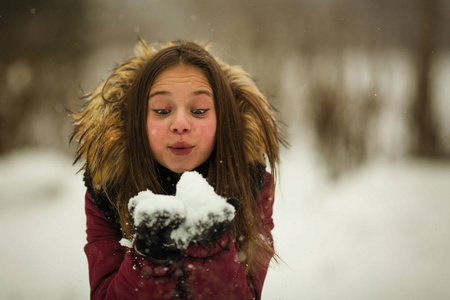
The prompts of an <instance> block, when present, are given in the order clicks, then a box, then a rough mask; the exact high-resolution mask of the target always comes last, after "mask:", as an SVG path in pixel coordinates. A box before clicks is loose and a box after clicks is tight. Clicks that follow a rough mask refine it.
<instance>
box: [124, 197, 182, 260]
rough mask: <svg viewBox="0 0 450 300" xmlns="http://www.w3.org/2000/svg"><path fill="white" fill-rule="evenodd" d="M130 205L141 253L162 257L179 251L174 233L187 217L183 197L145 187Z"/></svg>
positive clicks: (175, 254)
mask: <svg viewBox="0 0 450 300" xmlns="http://www.w3.org/2000/svg"><path fill="white" fill-rule="evenodd" d="M128 208H129V211H130V214H131V216H132V217H133V221H134V225H135V240H134V247H135V249H136V251H137V252H138V253H140V254H141V255H143V256H147V257H151V258H155V259H159V260H165V259H173V258H175V257H176V256H177V255H178V254H179V250H178V248H177V247H176V245H175V243H174V241H173V239H171V237H170V234H171V232H172V231H173V230H175V229H176V228H178V227H179V226H180V224H181V223H183V222H184V220H185V216H184V204H183V203H182V202H181V201H178V200H177V199H176V198H175V197H174V196H165V195H155V194H153V193H152V192H150V191H145V192H142V193H140V194H139V195H138V196H136V197H134V198H132V199H130V202H129V205H128Z"/></svg>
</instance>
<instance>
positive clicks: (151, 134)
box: [147, 120, 164, 151]
mask: <svg viewBox="0 0 450 300" xmlns="http://www.w3.org/2000/svg"><path fill="white" fill-rule="evenodd" d="M163 132H164V130H163V126H162V125H161V124H159V123H158V122H154V121H151V120H148V121H147V136H148V140H149V143H150V148H152V150H153V151H154V150H155V147H158V145H161V140H162V139H163V136H162V135H163Z"/></svg>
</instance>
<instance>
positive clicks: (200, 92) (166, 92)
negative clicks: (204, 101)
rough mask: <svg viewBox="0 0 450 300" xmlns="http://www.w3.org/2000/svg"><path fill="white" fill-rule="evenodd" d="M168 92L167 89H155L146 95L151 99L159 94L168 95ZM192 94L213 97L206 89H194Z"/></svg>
mask: <svg viewBox="0 0 450 300" xmlns="http://www.w3.org/2000/svg"><path fill="white" fill-rule="evenodd" d="M170 94H171V93H170V92H169V91H156V92H153V93H151V94H150V95H148V98H149V99H151V98H153V97H155V96H159V95H162V96H168V95H170ZM193 94H194V96H198V95H206V96H209V97H211V98H213V93H212V92H210V91H207V90H198V91H195V92H194V93H193Z"/></svg>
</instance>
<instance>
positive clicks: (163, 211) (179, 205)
mask: <svg viewBox="0 0 450 300" xmlns="http://www.w3.org/2000/svg"><path fill="white" fill-rule="evenodd" d="M128 209H129V211H130V213H131V214H132V215H133V218H134V225H135V226H139V225H141V224H142V222H145V224H146V225H147V226H149V227H151V226H153V225H154V224H155V222H156V221H157V220H158V219H160V220H161V218H158V217H161V216H164V217H165V218H164V219H165V223H164V225H168V224H169V223H170V222H171V221H172V219H174V218H176V217H177V218H180V217H181V218H184V215H185V209H184V204H183V202H181V201H180V200H178V199H177V198H175V197H174V196H168V195H158V194H154V193H153V192H152V191H150V190H147V191H142V192H140V193H139V194H138V195H137V196H135V197H133V198H131V199H130V201H129V202H128Z"/></svg>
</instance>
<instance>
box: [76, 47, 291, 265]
mask: <svg viewBox="0 0 450 300" xmlns="http://www.w3.org/2000/svg"><path fill="white" fill-rule="evenodd" d="M142 43H143V44H144V46H145V47H146V45H145V42H142ZM135 64H136V61H135V60H133V59H131V60H129V61H127V62H125V63H123V64H122V65H121V66H119V67H118V68H117V69H116V71H115V72H113V74H112V75H111V76H110V78H108V80H107V81H106V82H105V83H104V84H103V86H102V88H101V95H102V98H103V100H104V102H105V105H106V104H107V103H108V102H109V103H110V104H111V107H110V108H109V109H110V110H120V111H121V112H120V113H119V114H117V115H118V119H119V120H117V122H118V123H119V124H120V126H119V125H117V126H118V127H119V130H122V131H123V132H124V134H123V135H122V136H121V138H119V139H117V141H116V143H121V144H122V147H121V149H123V151H122V152H121V153H120V155H121V157H122V158H123V159H122V160H123V162H124V163H125V164H126V167H125V168H124V169H123V171H121V172H120V173H117V172H118V171H109V169H108V170H107V171H106V172H116V173H117V174H118V175H120V176H116V177H115V178H109V180H107V181H106V180H104V179H102V177H105V176H106V177H108V175H107V174H106V175H105V174H104V173H102V172H97V173H99V174H100V175H98V176H97V177H100V179H98V182H99V187H100V188H101V189H102V190H104V192H105V193H106V194H107V195H108V192H109V193H112V192H114V194H115V195H116V197H114V198H110V199H111V203H112V204H113V205H114V207H115V208H116V210H117V211H118V214H119V218H120V223H121V227H122V232H123V235H124V237H128V238H129V237H130V236H131V235H132V231H133V228H132V226H131V224H132V221H131V217H130V215H129V212H128V209H127V204H128V200H129V199H130V198H131V197H132V196H134V195H136V194H137V193H139V192H140V191H142V190H146V189H150V190H152V191H154V192H155V193H162V192H164V191H163V189H162V187H161V184H160V180H159V177H158V171H157V163H156V161H155V159H154V157H153V155H152V152H151V149H150V146H149V141H148V134H147V126H146V120H147V112H148V94H149V91H150V88H151V86H152V85H153V82H154V80H155V78H156V77H157V76H158V75H159V74H161V73H162V72H164V71H166V70H168V69H170V68H173V67H176V66H179V65H185V66H191V67H195V68H197V69H198V70H200V71H201V72H202V73H203V74H204V75H205V77H206V78H207V79H208V81H209V83H210V85H211V88H212V90H213V93H214V105H215V111H216V118H217V129H216V144H215V148H214V151H213V154H212V155H211V157H210V159H209V171H208V180H209V182H210V184H211V185H212V186H214V188H215V191H216V192H217V193H218V194H220V195H222V196H224V197H235V198H238V199H239V200H240V202H241V207H240V209H239V211H238V213H237V215H236V218H235V222H234V227H233V230H232V236H233V238H234V240H235V244H236V248H237V251H238V253H239V254H240V256H239V259H240V262H241V264H242V265H243V266H244V268H245V269H246V271H247V272H252V271H253V270H254V269H255V268H258V267H259V265H258V263H259V262H263V261H267V260H268V259H270V257H272V256H273V255H274V254H275V252H274V249H273V246H272V245H271V244H267V243H266V242H265V241H264V238H263V237H261V235H260V233H261V232H262V231H261V211H260V208H259V207H258V206H257V204H256V199H255V194H254V193H253V191H252V177H251V176H252V174H251V173H250V169H251V167H252V165H254V164H257V163H259V164H265V160H266V159H267V161H268V162H269V165H270V168H271V171H272V173H273V176H272V178H271V182H270V184H272V187H273V189H272V191H273V190H274V187H275V180H276V179H275V178H276V172H277V167H278V162H279V154H278V153H279V152H278V150H279V145H278V144H279V143H278V142H279V141H280V140H281V139H282V138H281V136H280V135H279V131H278V129H277V127H276V124H275V121H274V119H273V117H268V116H267V113H268V109H269V105H268V103H267V102H266V101H265V99H264V98H263V96H262V95H261V94H260V92H259V90H257V89H256V91H257V92H256V93H255V92H254V89H255V88H256V87H255V86H253V85H254V84H253V81H251V80H249V76H248V75H247V74H246V73H245V72H243V71H241V70H239V71H238V72H237V73H239V74H237V73H236V72H234V73H233V71H236V70H231V71H230V70H229V69H227V65H224V64H223V63H222V62H220V61H218V60H216V59H215V58H214V57H213V56H211V54H210V53H209V52H208V51H207V50H205V48H203V47H201V46H199V45H198V44H195V43H191V42H182V41H180V42H172V43H171V44H169V46H168V47H165V48H162V49H161V50H159V51H157V52H155V53H153V54H152V55H151V56H149V57H148V59H147V60H146V61H145V62H144V63H143V64H142V66H140V67H139V68H136V67H135ZM136 70H137V71H136ZM119 71H120V72H121V73H120V74H124V72H125V73H126V72H127V71H129V72H132V71H133V72H135V75H134V76H132V78H133V80H128V81H124V80H122V81H121V82H119V83H120V84H119V85H120V86H119V87H118V80H117V77H118V74H119V73H118V72H119ZM230 74H231V75H230ZM233 76H238V77H239V80H233ZM119 77H120V76H119ZM122 77H123V76H122ZM234 79H236V78H234ZM119 81H120V80H119ZM112 90H114V91H115V92H114V93H113V92H111V91H112ZM99 92H100V91H97V93H99ZM261 100H263V101H262V102H261ZM243 115H244V116H250V117H249V118H243ZM83 117H85V116H83V115H79V116H78V120H81V119H82V118H83ZM74 118H75V120H77V118H76V116H75V117H74ZM85 118H86V117H85ZM255 120H256V121H255ZM249 123H251V124H249ZM251 126H254V127H257V128H254V130H251V133H250V134H251V135H255V134H256V135H260V136H258V137H256V139H257V140H258V141H261V143H262V144H263V145H253V146H249V144H248V143H246V142H245V140H246V139H248V138H255V137H252V136H248V135H249V130H248V128H249V127H251ZM78 127H79V126H78ZM77 129H78V131H81V130H80V129H79V128H77V126H76V130H75V131H74V134H73V135H74V136H76V135H77V133H76V132H77ZM78 135H79V136H80V138H79V140H82V139H83V135H82V134H81V133H79V132H78ZM84 144H86V143H84ZM90 146H92V145H90ZM113 146H114V145H112V146H111V148H112V147H113ZM84 147H85V148H86V149H85V150H86V151H88V150H87V148H89V146H86V145H84ZM80 149H81V146H80V148H79V150H78V154H77V157H76V159H79V158H81V156H83V155H86V153H84V154H83V151H80ZM255 149H256V150H255ZM255 151H256V152H255ZM253 152H255V153H253ZM105 153H106V152H105V151H104V153H103V155H107V154H105ZM98 155H100V156H101V155H102V154H101V153H100V154H98ZM86 156H87V159H86V161H87V162H86V165H85V168H86V169H87V170H89V168H90V167H89V157H90V156H89V155H88V154H87V155H86ZM100 160H101V159H100ZM100 165H101V162H100ZM99 169H100V170H101V171H103V169H104V168H103V167H99ZM94 173H95V172H94ZM94 175H95V174H94ZM95 182H96V180H95V178H94V180H93V183H94V184H95ZM272 196H273V195H272Z"/></svg>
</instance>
